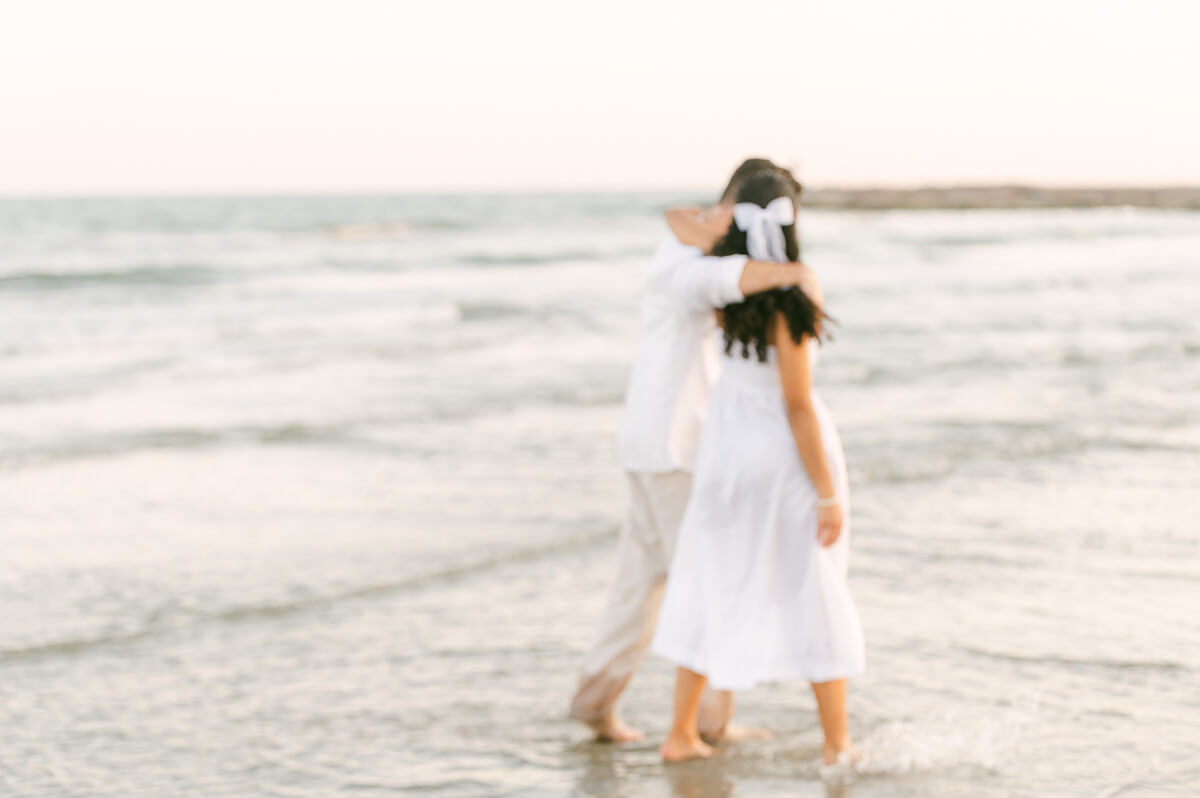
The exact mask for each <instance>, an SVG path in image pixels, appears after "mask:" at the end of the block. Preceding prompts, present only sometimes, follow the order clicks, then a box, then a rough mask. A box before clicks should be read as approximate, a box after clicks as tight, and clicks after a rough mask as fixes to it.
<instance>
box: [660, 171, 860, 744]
mask: <svg viewBox="0 0 1200 798" xmlns="http://www.w3.org/2000/svg"><path fill="white" fill-rule="evenodd" d="M799 193H800V192H799V185H798V184H796V183H795V181H794V180H792V179H790V178H789V177H788V176H787V175H784V174H782V173H780V172H778V171H771V172H764V173H761V174H759V175H756V176H754V177H752V178H750V179H748V180H747V181H746V182H745V183H744V184H743V185H742V188H741V190H740V191H739V193H738V200H737V205H736V206H735V208H734V221H733V224H732V225H731V226H730V228H729V230H728V232H727V233H726V234H725V236H724V237H723V238H722V239H721V240H719V241H718V242H717V243H716V244H715V245H714V246H713V249H712V253H713V254H714V255H726V254H734V253H745V254H748V255H750V256H751V257H752V258H755V259H757V260H773V261H794V260H798V259H799V244H798V242H797V238H796V227H795V223H796V212H795V206H796V202H797V200H798V199H799ZM812 296H815V297H816V299H815V300H814V299H812V298H810V297H812ZM820 302H821V297H820V290H819V288H818V287H816V286H812V287H810V288H808V290H807V293H806V292H805V291H801V290H799V289H795V288H793V289H788V290H779V291H771V292H768V293H765V294H759V295H755V296H753V297H751V298H749V299H747V300H745V301H744V302H739V303H737V304H735V305H729V306H727V307H725V308H724V309H722V311H721V312H720V314H719V321H720V324H721V326H722V328H723V329H724V339H725V340H724V346H723V349H724V353H723V357H722V359H721V360H722V367H721V377H720V379H719V381H718V383H717V385H716V388H715V389H714V391H713V395H712V400H711V404H710V406H709V410H708V418H707V419H706V421H705V425H704V431H703V433H702V436H701V441H700V448H699V452H698V458H697V463H696V470H695V474H694V482H693V487H692V495H691V501H690V503H689V504H688V509H687V512H686V514H685V515H684V519H683V523H682V525H681V526H680V529H679V537H678V541H677V543H676V548H675V557H674V560H673V562H672V564H671V569H670V576H669V578H668V580H667V591H666V595H665V597H664V599H663V606H662V612H661V615H660V617H659V622H658V631H657V634H656V635H655V638H654V646H653V648H654V651H655V653H657V654H659V655H661V656H663V657H665V658H666V659H668V660H671V661H673V662H675V663H676V664H677V665H679V670H678V675H677V678H676V686H675V718H674V724H673V726H672V729H671V732H670V735H669V736H668V738H667V741H666V742H665V743H664V744H663V746H662V749H661V752H662V755H663V758H664V759H666V760H668V761H678V760H682V759H691V758H695V757H705V756H710V755H711V754H712V749H711V748H710V747H709V746H708V745H706V744H705V743H704V741H703V740H701V739H700V736H699V734H698V732H697V728H696V714H697V707H698V703H699V700H700V694H701V692H702V691H703V689H704V686H705V684H709V685H711V686H712V687H713V688H715V689H720V690H744V689H748V688H750V687H753V686H754V685H756V684H758V683H759V682H768V681H779V680H783V679H804V680H806V681H809V682H811V683H812V687H813V692H814V693H815V694H816V698H817V706H818V709H819V712H820V715H821V725H822V728H823V730H824V733H825V749H824V758H825V761H826V762H834V761H836V760H837V759H838V756H839V754H841V753H842V752H843V751H846V750H848V748H849V746H850V739H849V734H848V730H847V720H846V702H845V696H846V678H847V677H850V676H855V675H858V674H860V673H861V672H862V671H863V668H864V646H863V636H862V628H861V626H860V624H859V620H858V612H857V610H856V609H855V606H854V601H853V599H852V598H851V597H850V593H849V591H848V590H847V588H846V567H847V563H846V557H847V545H848V538H849V529H848V524H847V522H846V519H847V515H848V507H847V499H848V483H847V478H846V463H845V456H844V454H843V452H842V445H841V441H840V440H839V438H838V434H837V429H836V427H834V425H833V421H832V419H831V418H830V416H829V412H828V411H827V410H826V409H825V406H824V404H822V402H821V400H820V398H819V397H817V395H816V394H815V393H814V392H813V390H812V371H813V367H814V366H815V364H816V360H817V351H818V341H819V339H820V337H821V334H822V324H823V322H825V321H826V316H825V314H824V312H823V311H822V310H821V307H820V304H819V303H820Z"/></svg>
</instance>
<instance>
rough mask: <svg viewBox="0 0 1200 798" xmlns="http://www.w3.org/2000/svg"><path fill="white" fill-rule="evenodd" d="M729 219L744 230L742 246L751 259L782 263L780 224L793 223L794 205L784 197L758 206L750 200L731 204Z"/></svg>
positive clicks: (784, 249) (783, 250)
mask: <svg viewBox="0 0 1200 798" xmlns="http://www.w3.org/2000/svg"><path fill="white" fill-rule="evenodd" d="M733 223H734V224H736V225H737V228H738V229H739V230H742V231H743V232H745V233H746V250H747V251H748V252H749V253H750V257H751V258H753V259H754V260H770V261H777V262H780V263H782V262H783V261H786V260H787V259H788V258H787V245H786V243H785V242H784V240H783V230H782V229H781V228H782V227H783V226H784V225H789V224H795V223H796V206H795V205H793V204H792V201H791V200H790V199H789V198H787V197H776V198H775V199H773V200H771V201H770V202H769V203H767V207H765V208H760V207H759V206H757V205H755V204H754V203H753V202H739V203H738V204H737V205H734V206H733Z"/></svg>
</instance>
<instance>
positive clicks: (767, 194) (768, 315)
mask: <svg viewBox="0 0 1200 798" xmlns="http://www.w3.org/2000/svg"><path fill="white" fill-rule="evenodd" d="M778 197H787V198H789V199H790V200H791V201H792V204H793V205H796V206H797V207H798V206H799V204H800V184H799V183H797V182H796V179H795V178H794V177H792V176H791V174H790V173H787V174H785V173H784V172H783V170H780V169H771V170H767V171H763V172H758V173H757V174H754V175H751V176H750V177H748V178H746V179H745V180H744V181H743V182H742V185H741V187H740V188H739V189H738V193H737V201H738V202H753V203H754V204H755V205H758V206H759V207H760V208H765V207H767V203H769V202H770V201H771V200H773V199H776V198H778ZM782 229H783V240H784V244H785V248H786V251H787V258H788V260H789V261H798V260H800V242H799V240H798V239H797V237H796V226H795V225H794V224H793V225H787V226H785V227H783V228H782ZM712 254H713V255H746V254H748V252H747V249H746V233H745V232H744V231H742V230H739V229H738V227H737V224H736V223H733V224H730V225H729V231H728V232H726V233H725V235H724V236H723V237H722V238H721V240H720V241H718V242H717V243H716V244H714V245H713V248H712ZM776 313H782V314H783V317H784V318H785V319H786V320H787V326H788V332H789V333H790V334H791V336H792V340H793V341H795V342H796V343H800V341H801V340H802V339H803V338H804V336H806V335H811V336H813V337H814V338H817V339H820V338H822V337H823V335H824V331H823V327H824V322H826V321H831V319H830V318H829V317H828V316H826V315H825V313H824V311H822V310H821V309H820V308H819V307H817V306H816V304H815V303H814V302H813V301H812V300H811V299H809V297H808V294H806V293H804V292H803V291H801V290H800V289H799V288H797V287H794V286H793V287H791V288H779V289H776V290H774V291H764V292H762V293H761V294H754V295H752V296H748V297H746V298H745V299H744V300H743V301H741V302H735V303H733V304H732V305H726V306H725V307H724V308H722V309H721V326H722V327H724V328H725V353H726V354H729V353H731V352H732V351H733V345H734V344H735V343H738V344H741V346H742V357H744V358H749V357H750V348H751V347H754V351H755V353H756V354H757V355H758V359H759V361H760V362H764V363H765V362H766V360H767V346H768V344H769V343H770V335H771V330H772V328H773V327H774V326H775V314H776Z"/></svg>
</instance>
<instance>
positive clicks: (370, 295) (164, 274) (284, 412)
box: [0, 195, 1200, 798]
mask: <svg viewBox="0 0 1200 798" xmlns="http://www.w3.org/2000/svg"><path fill="white" fill-rule="evenodd" d="M678 199H681V198H680V197H677V196H667V195H654V196H649V195H603V196H587V195H580V196H572V197H561V196H559V197H540V196H527V197H495V196H469V197H393V198H388V197H364V198H344V197H343V198H333V197H327V198H302V197H281V198H261V199H186V200H185V199H141V200H135V199H128V200H98V199H97V200H6V201H0V545H2V546H3V550H4V557H3V558H0V619H2V623H0V719H2V720H3V721H4V727H5V729H6V734H5V739H4V741H3V742H2V743H0V794H12V795H21V796H26V795H28V796H58V795H63V796H67V795H80V796H82V795H87V796H103V795H113V796H117V795H120V796H130V795H146V796H161V795H185V794H186V795H206V796H221V795H229V796H259V795H261V796H318V795H328V794H331V793H335V792H351V791H354V792H361V793H371V792H378V793H387V792H405V793H410V794H416V795H437V796H495V795H525V796H560V795H578V796H610V795H621V796H659V795H663V794H670V793H674V794H677V795H684V796H708V795H715V796H753V797H757V796H774V795H780V796H782V795H788V796H794V795H814V796H828V795H834V796H856V797H857V796H862V797H863V798H872V797H874V796H881V797H882V796H954V795H964V794H970V795H979V796H988V795H997V796H999V795H1056V796H1075V795H1078V796H1116V795H1122V796H1137V795H1146V796H1150V795H1154V796H1161V795H1194V794H1196V793H1197V791H1198V789H1200V787H1198V785H1200V620H1198V619H1200V612H1198V610H1200V527H1198V522H1197V521H1196V519H1197V518H1198V517H1200V412H1197V411H1198V410H1200V401H1198V399H1197V396H1198V393H1197V392H1198V390H1200V313H1197V310H1198V309H1200V214H1196V213H1188V212H1179V211H1162V210H1159V211H1150V210H1137V211H1135V210H1125V209H1093V210H1086V211H1082V210H1081V211H1070V210H1052V211H1051V210H1031V211H893V212H878V213H854V212H845V211H812V212H808V213H807V214H806V215H805V218H804V222H803V234H804V240H805V252H806V259H807V260H808V261H809V263H810V264H811V265H812V266H814V267H815V268H816V269H817V270H818V271H819V273H820V274H821V277H822V279H823V281H824V283H825V285H826V289H827V293H828V295H829V308H830V310H831V312H832V313H833V314H834V315H835V316H836V317H837V319H838V321H839V322H840V326H839V328H838V331H837V338H836V340H835V341H834V343H833V344H832V345H830V346H829V347H827V348H826V351H825V353H824V354H823V356H822V360H821V369H820V371H819V373H818V382H819V383H820V390H821V392H822V395H823V397H824V398H825V400H826V402H827V403H828V404H829V406H830V407H831V409H832V410H833V413H834V416H835V417H836V418H837V420H838V424H839V427H840V430H841V433H842V437H843V439H844V442H845V446H846V450H847V456H848V459H849V463H850V467H851V481H852V491H853V496H854V513H855V539H854V545H853V552H852V560H851V589H852V590H853V592H854V594H855V597H856V599H857V601H858V604H859V609H860V612H861V614H862V618H863V622H864V626H865V630H866V634H867V643H868V658H869V662H868V668H869V671H868V674H867V675H866V676H864V677H863V678H861V679H858V680H856V681H855V682H853V684H852V686H851V691H852V698H851V700H852V715H853V717H852V724H853V730H854V732H855V734H856V736H857V737H859V738H860V739H861V741H862V743H863V749H864V759H863V761H862V762H861V763H860V764H859V765H858V766H857V767H856V768H854V769H853V770H851V771H847V772H822V771H821V769H820V768H818V767H817V764H816V757H817V754H818V751H819V745H820V732H819V727H818V725H817V720H816V716H815V713H814V707H813V701H812V699H811V697H810V695H809V693H808V691H807V688H806V687H805V686H804V685H790V684H789V685H778V686H771V687H768V688H762V689H759V690H755V691H752V692H750V693H747V694H745V695H743V696H742V697H741V698H740V708H739V714H740V716H741V719H742V720H743V721H745V722H750V723H757V724H761V725H764V726H767V727H769V728H771V729H772V730H773V731H774V732H775V738H774V739H773V740H772V741H770V742H767V743H757V744H746V745H743V746H739V747H730V748H726V749H724V750H723V751H722V752H721V755H720V756H719V757H718V758H717V759H716V760H715V761H711V762H706V763H700V764H696V765H688V766H682V767H673V768H663V767H662V766H661V765H660V763H659V761H658V759H657V756H656V754H655V742H654V741H655V740H656V739H657V738H659V737H660V736H661V733H662V731H663V729H664V728H665V725H666V722H667V713H668V711H669V690H670V680H671V673H670V669H669V667H668V666H667V665H666V664H665V663H663V662H661V661H656V660H650V661H648V662H647V664H646V667H645V668H644V670H643V671H642V673H641V674H640V675H639V677H638V678H637V679H636V680H635V681H634V683H633V685H632V687H631V689H630V691H629V694H628V697H627V699H626V701H625V707H626V710H625V711H626V714H627V716H628V718H629V719H630V720H631V721H633V722H635V723H637V724H640V725H644V726H645V727H647V728H648V729H649V730H650V731H651V736H650V741H649V742H647V743H645V744H638V745H632V746H623V747H620V748H615V749H614V748H612V747H608V746H600V745H595V744H592V743H590V742H588V741H587V735H586V734H585V733H584V732H583V731H582V730H581V729H579V728H576V727H575V726H573V725H572V724H571V723H570V722H568V721H567V720H566V719H565V718H564V714H565V708H566V701H567V697H568V695H569V693H570V691H571V689H572V686H573V683H574V679H575V675H576V669H577V667H578V664H579V660H580V657H581V655H582V652H583V651H584V650H585V648H586V646H587V644H588V641H589V636H590V634H591V631H592V625H593V623H594V621H595V620H596V618H597V615H598V612H599V609H600V605H601V602H602V600H603V594H604V590H605V588H606V585H607V582H608V580H609V577H610V575H611V571H612V568H613V566H614V559H613V553H614V535H615V529H616V525H617V523H618V522H619V519H620V517H621V514H622V511H623V502H624V498H623V496H622V493H621V491H622V481H621V477H620V474H619V472H618V470H617V467H616V462H615V437H616V429H617V424H618V420H619V413H620V402H621V395H622V391H623V388H624V380H625V377H626V374H627V369H628V366H629V361H630V357H631V354H632V349H633V345H634V340H635V336H636V332H637V327H636V323H637V319H636V309H637V299H638V295H639V289H640V279H641V268H642V266H643V264H644V262H645V259H646V257H647V255H648V254H649V252H650V251H651V249H652V248H653V246H654V244H655V243H656V241H657V238H658V236H659V235H660V232H661V230H660V227H659V224H658V222H657V214H658V211H659V210H660V209H661V208H663V207H665V206H666V205H667V204H669V203H671V202H673V201H676V200H678ZM684 199H691V198H684Z"/></svg>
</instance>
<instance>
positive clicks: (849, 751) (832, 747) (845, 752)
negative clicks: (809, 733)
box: [822, 737, 862, 765]
mask: <svg viewBox="0 0 1200 798" xmlns="http://www.w3.org/2000/svg"><path fill="white" fill-rule="evenodd" d="M822 758H823V759H824V761H825V764H826V765H853V764H854V763H855V762H857V761H858V760H860V759H862V751H861V750H860V749H859V748H857V747H856V746H855V745H854V743H852V742H850V738H849V737H847V738H845V739H844V740H842V741H840V742H838V743H825V751H824V755H823V757H822Z"/></svg>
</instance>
